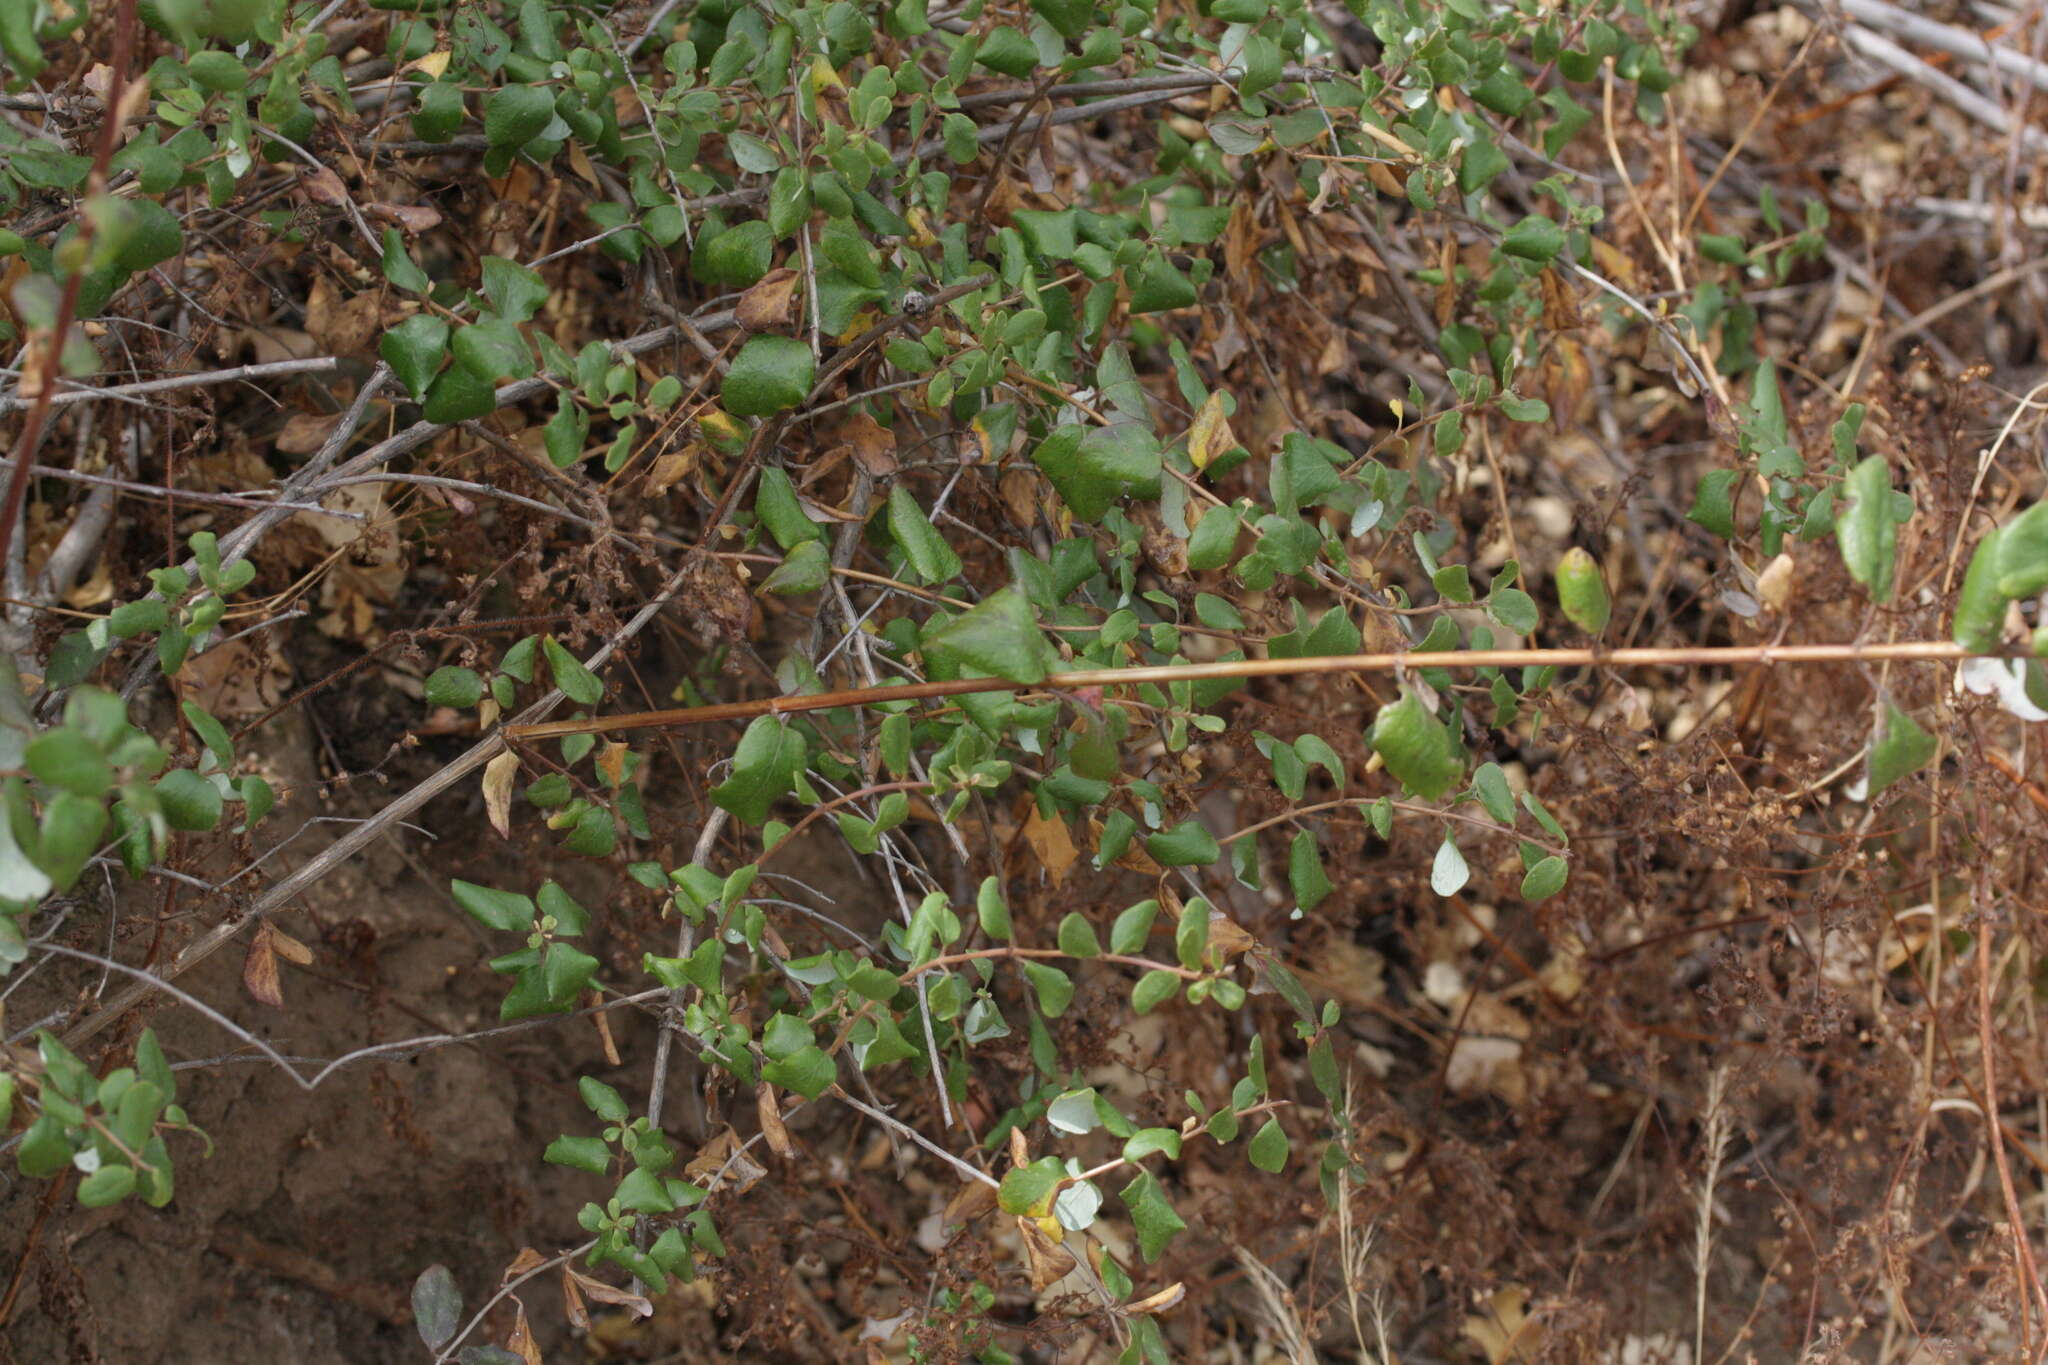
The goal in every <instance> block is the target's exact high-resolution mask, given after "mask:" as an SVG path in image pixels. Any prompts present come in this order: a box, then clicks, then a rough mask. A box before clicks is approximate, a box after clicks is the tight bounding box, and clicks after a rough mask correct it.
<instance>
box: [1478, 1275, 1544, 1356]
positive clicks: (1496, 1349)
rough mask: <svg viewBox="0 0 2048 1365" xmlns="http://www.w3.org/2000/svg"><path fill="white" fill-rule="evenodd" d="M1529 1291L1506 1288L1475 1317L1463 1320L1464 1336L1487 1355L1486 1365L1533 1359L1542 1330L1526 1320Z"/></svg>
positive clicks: (1498, 1291)
mask: <svg viewBox="0 0 2048 1365" xmlns="http://www.w3.org/2000/svg"><path fill="white" fill-rule="evenodd" d="M1528 1309H1529V1291H1528V1290H1526V1289H1523V1288H1522V1287H1521V1286H1519V1285H1509V1286H1507V1287H1506V1288H1504V1289H1500V1290H1497V1291H1495V1293H1494V1295H1493V1297H1492V1298H1491V1299H1490V1300H1489V1301H1488V1302H1487V1303H1485V1304H1484V1305H1482V1307H1481V1309H1480V1313H1479V1315H1477V1316H1474V1317H1469V1318H1466V1319H1465V1335H1466V1336H1467V1337H1469V1338H1471V1339H1472V1341H1473V1342H1474V1343H1476V1344H1477V1345H1478V1347H1479V1349H1480V1350H1482V1351H1484V1352H1486V1362H1487V1365H1520V1362H1523V1361H1533V1360H1535V1359H1536V1354H1537V1349H1538V1348H1539V1347H1540V1346H1541V1345H1542V1343H1543V1336H1544V1333H1543V1327H1542V1325H1541V1324H1540V1323H1536V1322H1532V1321H1531V1320H1530V1319H1529V1316H1528Z"/></svg>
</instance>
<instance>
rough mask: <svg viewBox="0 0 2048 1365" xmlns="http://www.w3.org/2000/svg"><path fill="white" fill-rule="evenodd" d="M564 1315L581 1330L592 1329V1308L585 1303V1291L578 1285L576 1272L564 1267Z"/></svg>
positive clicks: (570, 1323)
mask: <svg viewBox="0 0 2048 1365" xmlns="http://www.w3.org/2000/svg"><path fill="white" fill-rule="evenodd" d="M562 1316H563V1317H565V1318H567V1319H568V1320H569V1325H570V1326H571V1327H573V1328H575V1329H576V1330H577V1331H579V1332H588V1331H589V1330H590V1309H589V1308H587V1307H586V1306H585V1305H584V1303H583V1291H582V1290H580V1289H578V1288H577V1287H576V1272H575V1271H573V1270H571V1269H569V1267H568V1266H566V1265H565V1266H563V1267H562Z"/></svg>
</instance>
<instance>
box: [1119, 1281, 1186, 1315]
mask: <svg viewBox="0 0 2048 1365" xmlns="http://www.w3.org/2000/svg"><path fill="white" fill-rule="evenodd" d="M1187 1294H1188V1287H1187V1285H1185V1284H1184V1283H1182V1282H1181V1281H1179V1280H1175V1281H1174V1282H1173V1283H1172V1284H1170V1285H1168V1286H1166V1288H1164V1289H1162V1290H1160V1291H1159V1292H1158V1293H1156V1294H1147V1295H1146V1296H1145V1297H1144V1298H1142V1299H1139V1300H1138V1301H1137V1302H1136V1303H1127V1304H1125V1305H1124V1312H1126V1313H1132V1314H1137V1313H1164V1312H1165V1311H1166V1310H1167V1309H1169V1308H1172V1307H1173V1306H1174V1305H1175V1304H1178V1303H1179V1302H1180V1301H1181V1300H1182V1299H1184V1298H1186V1297H1187Z"/></svg>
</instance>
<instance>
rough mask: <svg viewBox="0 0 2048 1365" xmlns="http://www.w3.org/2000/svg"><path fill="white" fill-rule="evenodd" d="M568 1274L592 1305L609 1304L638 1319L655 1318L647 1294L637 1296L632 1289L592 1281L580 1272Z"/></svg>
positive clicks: (652, 1306) (569, 1272) (600, 1281)
mask: <svg viewBox="0 0 2048 1365" xmlns="http://www.w3.org/2000/svg"><path fill="white" fill-rule="evenodd" d="M565 1269H566V1267H565ZM568 1274H569V1276H570V1278H572V1279H574V1280H575V1281H576V1285H577V1287H578V1288H579V1289H581V1290H582V1291H583V1295H584V1297H585V1298H587V1299H589V1300H590V1301H591V1302H592V1303H602V1304H608V1305H610V1306H611V1307H613V1308H624V1309H626V1310H627V1311H628V1312H630V1313H632V1315H633V1316H634V1317H636V1318H651V1317H653V1316H654V1305H653V1304H652V1303H650V1302H649V1301H648V1299H647V1296H646V1295H645V1294H635V1293H634V1292H633V1291H632V1290H630V1289H620V1288H618V1287H617V1286H616V1285H609V1284H606V1283H605V1282H604V1281H603V1280H598V1279H592V1278H591V1277H590V1276H588V1275H585V1274H584V1273H583V1272H582V1271H580V1270H569V1271H568Z"/></svg>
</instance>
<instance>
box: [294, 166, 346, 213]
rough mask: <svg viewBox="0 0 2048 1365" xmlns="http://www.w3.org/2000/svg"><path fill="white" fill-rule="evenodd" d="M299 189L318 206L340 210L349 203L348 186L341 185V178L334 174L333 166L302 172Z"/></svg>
mask: <svg viewBox="0 0 2048 1365" xmlns="http://www.w3.org/2000/svg"><path fill="white" fill-rule="evenodd" d="M299 189H300V190H301V191H302V192H303V193H304V194H305V196H306V198H308V199H310V200H312V201H313V202H314V203H316V204H325V205H327V206H328V207H329V208H339V207H340V206H341V205H343V204H346V203H347V202H348V201H349V199H348V186H346V185H344V184H342V183H341V177H340V176H338V175H336V174H335V173H334V168H333V167H331V166H321V167H319V168H318V169H316V170H303V171H300V172H299Z"/></svg>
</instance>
